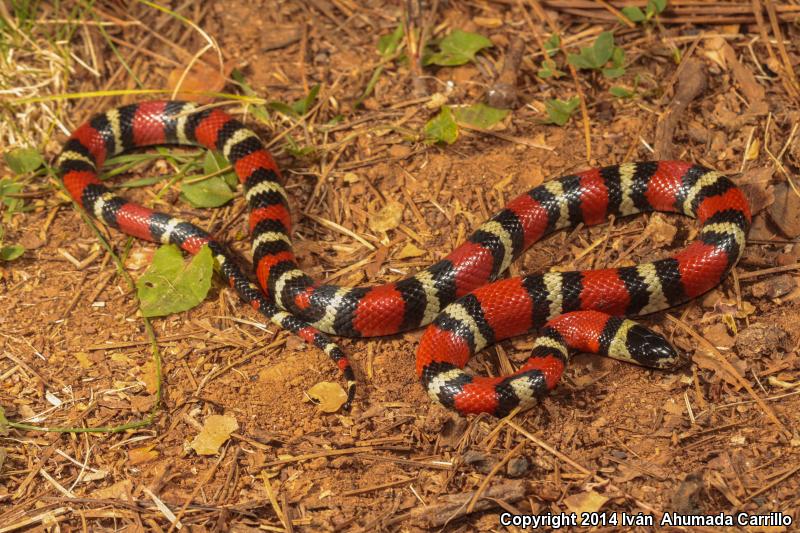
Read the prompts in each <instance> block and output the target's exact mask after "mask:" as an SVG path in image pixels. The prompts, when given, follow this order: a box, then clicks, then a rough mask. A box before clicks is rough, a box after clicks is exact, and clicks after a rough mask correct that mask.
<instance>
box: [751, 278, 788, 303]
mask: <svg viewBox="0 0 800 533" xmlns="http://www.w3.org/2000/svg"><path fill="white" fill-rule="evenodd" d="M795 287H797V283H796V282H795V280H794V278H793V277H792V276H791V275H790V274H781V275H780V276H775V277H774V278H769V279H766V280H764V281H759V282H758V283H754V284H753V285H752V286H751V287H750V292H751V293H752V294H753V296H754V297H756V298H764V297H767V298H780V297H781V296H785V295H787V294H789V293H790V292H792V291H793V290H794V289H795Z"/></svg>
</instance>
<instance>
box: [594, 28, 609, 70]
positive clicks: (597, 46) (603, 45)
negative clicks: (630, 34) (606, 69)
mask: <svg viewBox="0 0 800 533" xmlns="http://www.w3.org/2000/svg"><path fill="white" fill-rule="evenodd" d="M592 48H593V49H594V55H595V59H596V60H597V65H598V66H603V65H605V64H606V63H608V60H609V59H611V56H612V55H613V53H614V34H613V33H612V32H610V31H604V32H603V33H601V34H600V35H598V36H597V40H596V41H595V42H594V46H593V47H592Z"/></svg>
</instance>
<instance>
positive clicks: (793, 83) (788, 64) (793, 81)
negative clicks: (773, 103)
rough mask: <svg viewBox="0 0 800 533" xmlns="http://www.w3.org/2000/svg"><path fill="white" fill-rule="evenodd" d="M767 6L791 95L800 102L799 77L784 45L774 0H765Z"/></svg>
mask: <svg viewBox="0 0 800 533" xmlns="http://www.w3.org/2000/svg"><path fill="white" fill-rule="evenodd" d="M764 2H765V3H766V5H767V15H769V23H770V26H772V33H773V34H774V35H775V40H776V41H777V42H778V52H780V54H781V59H783V68H784V70H785V71H786V74H787V75H788V77H789V80H788V85H789V87H790V88H791V89H792V90H791V91H790V94H791V95H792V96H793V97H794V99H795V100H796V101H800V94H799V93H798V84H797V77H796V76H795V75H794V69H793V68H792V61H791V59H789V54H788V53H787V52H786V45H785V44H784V43H783V33H782V32H781V27H780V24H779V23H778V15H777V14H776V13H775V5H774V4H773V3H772V0H764Z"/></svg>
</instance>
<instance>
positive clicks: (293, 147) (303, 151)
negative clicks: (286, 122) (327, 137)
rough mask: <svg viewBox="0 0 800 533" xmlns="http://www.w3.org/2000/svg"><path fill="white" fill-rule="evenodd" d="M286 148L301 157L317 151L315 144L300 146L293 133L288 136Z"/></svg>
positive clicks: (295, 155)
mask: <svg viewBox="0 0 800 533" xmlns="http://www.w3.org/2000/svg"><path fill="white" fill-rule="evenodd" d="M286 150H287V151H288V152H289V153H290V154H292V155H293V156H294V157H296V158H298V159H301V158H304V157H308V156H310V155H312V154H313V153H314V152H316V149H315V148H314V147H313V146H300V145H299V144H297V141H295V140H294V138H293V137H292V136H291V135H287V136H286Z"/></svg>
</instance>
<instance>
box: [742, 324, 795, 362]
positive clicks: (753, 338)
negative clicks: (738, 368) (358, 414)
mask: <svg viewBox="0 0 800 533" xmlns="http://www.w3.org/2000/svg"><path fill="white" fill-rule="evenodd" d="M791 348H792V343H791V339H790V338H789V334H788V333H786V330H784V329H783V328H782V327H781V326H779V325H778V324H775V323H768V324H760V323H759V324H751V325H750V326H749V327H747V328H746V329H744V330H742V331H740V332H739V334H738V335H737V336H736V351H737V352H739V355H740V356H742V357H751V356H753V355H756V354H760V355H767V354H770V353H773V352H774V351H775V350H776V349H781V350H783V351H788V350H791Z"/></svg>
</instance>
